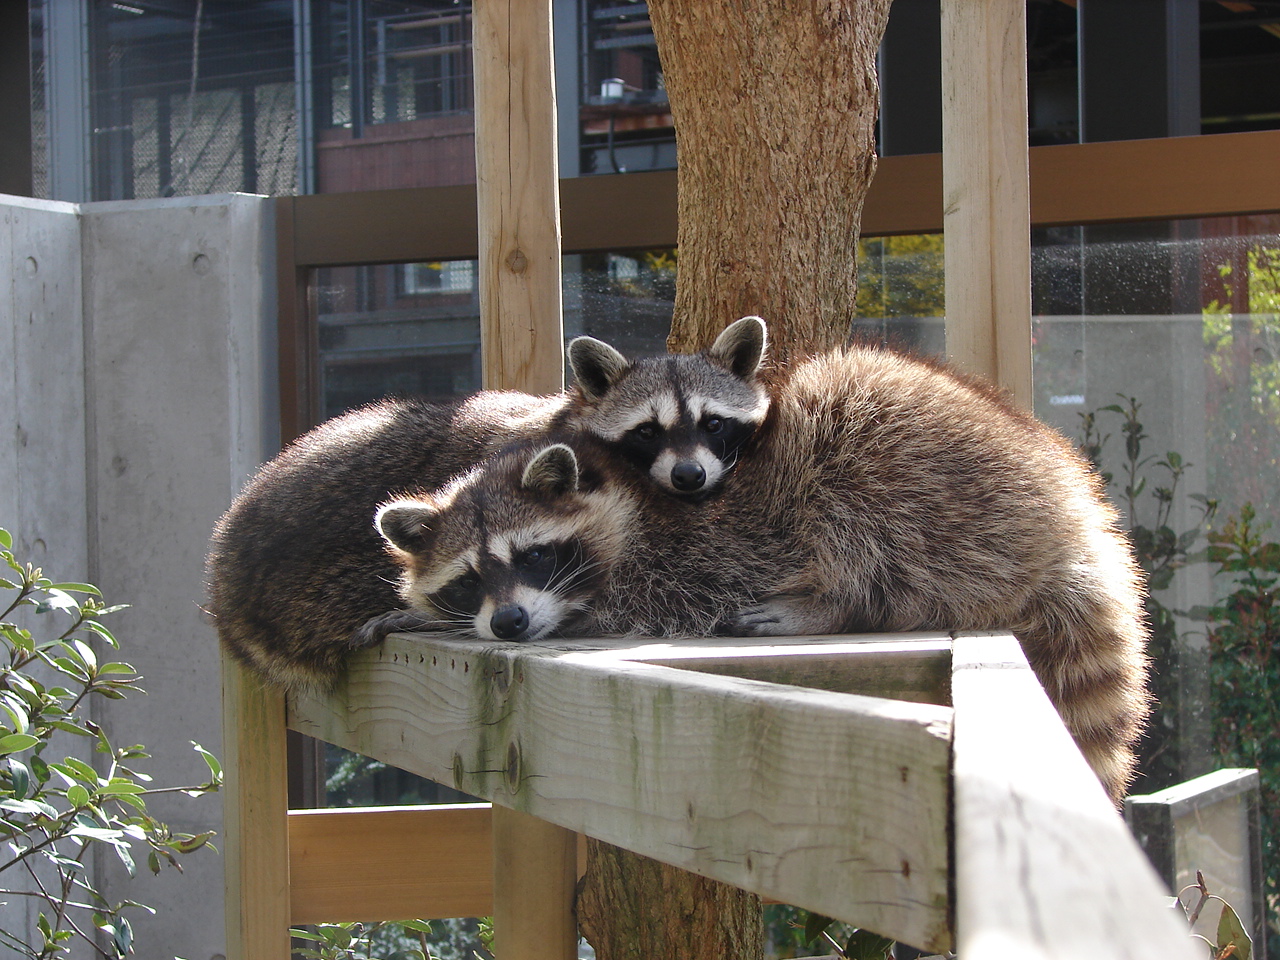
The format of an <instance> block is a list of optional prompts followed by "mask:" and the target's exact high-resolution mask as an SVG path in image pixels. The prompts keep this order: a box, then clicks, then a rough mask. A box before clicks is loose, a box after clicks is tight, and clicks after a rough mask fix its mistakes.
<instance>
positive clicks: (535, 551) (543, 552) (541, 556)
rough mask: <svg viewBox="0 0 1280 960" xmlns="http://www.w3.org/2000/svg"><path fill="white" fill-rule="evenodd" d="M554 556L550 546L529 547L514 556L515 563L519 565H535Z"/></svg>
mask: <svg viewBox="0 0 1280 960" xmlns="http://www.w3.org/2000/svg"><path fill="white" fill-rule="evenodd" d="M554 557H555V551H554V550H552V549H551V548H550V547H530V548H529V549H528V550H525V551H522V552H521V553H520V554H519V555H517V556H516V565H517V566H520V567H536V566H538V564H540V563H545V562H546V561H547V560H551V559H553V558H554Z"/></svg>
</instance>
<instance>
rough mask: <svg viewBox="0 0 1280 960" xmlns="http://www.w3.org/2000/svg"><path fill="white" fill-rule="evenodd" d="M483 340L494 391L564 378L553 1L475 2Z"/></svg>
mask: <svg viewBox="0 0 1280 960" xmlns="http://www.w3.org/2000/svg"><path fill="white" fill-rule="evenodd" d="M473 18H474V19H473V26H472V30H473V33H472V38H473V44H474V46H473V50H472V58H473V63H474V69H475V105H476V106H475V112H476V206H477V216H478V220H479V232H480V245H479V252H480V343H481V352H482V357H483V366H484V385H485V387H487V388H497V389H507V390H524V391H526V392H529V393H552V392H555V391H557V390H560V389H561V388H562V387H563V383H564V372H563V371H564V358H563V355H564V333H563V321H562V314H561V307H560V196H559V179H558V165H557V160H556V116H555V103H556V99H555V79H554V76H555V74H554V68H553V63H552V49H551V3H550V0H477V2H476V3H475V5H474V7H473Z"/></svg>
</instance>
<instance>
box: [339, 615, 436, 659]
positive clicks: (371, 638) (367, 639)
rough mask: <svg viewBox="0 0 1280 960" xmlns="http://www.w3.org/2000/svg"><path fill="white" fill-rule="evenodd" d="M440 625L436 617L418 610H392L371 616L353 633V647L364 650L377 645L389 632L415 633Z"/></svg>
mask: <svg viewBox="0 0 1280 960" xmlns="http://www.w3.org/2000/svg"><path fill="white" fill-rule="evenodd" d="M438 625H439V621H438V620H437V619H436V618H434V617H428V616H427V615H426V614H423V613H418V612H417V611H416V610H390V611H388V612H387V613H382V614H379V615H378V616H376V617H370V618H369V619H368V620H366V621H365V622H364V623H363V624H361V625H360V626H359V627H357V628H356V629H355V630H354V631H353V632H352V634H351V649H353V650H363V649H365V648H366V647H376V646H377V645H378V644H380V643H381V642H382V641H383V640H385V639H387V634H389V633H415V632H420V631H423V630H430V629H432V628H433V627H435V626H438Z"/></svg>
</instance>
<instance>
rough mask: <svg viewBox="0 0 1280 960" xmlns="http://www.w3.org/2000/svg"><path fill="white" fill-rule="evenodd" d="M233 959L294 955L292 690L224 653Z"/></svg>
mask: <svg viewBox="0 0 1280 960" xmlns="http://www.w3.org/2000/svg"><path fill="white" fill-rule="evenodd" d="M222 762H223V769H224V770H225V771H226V783H225V784H224V786H223V788H222V792H221V796H222V810H223V833H224V843H225V847H224V850H223V857H224V860H225V867H224V871H225V875H226V931H227V958H228V960H288V958H289V955H290V954H289V838H288V826H287V822H286V818H287V816H288V809H289V797H288V786H287V777H286V770H285V767H286V761H285V708H284V694H282V693H281V692H280V691H279V690H276V689H268V688H266V687H264V686H263V685H262V683H261V681H259V680H258V678H257V676H256V675H253V674H250V673H249V672H248V671H246V670H245V669H244V668H243V667H241V666H240V664H238V663H236V662H235V661H234V660H233V659H232V658H231V657H230V655H229V654H227V653H226V651H225V650H224V651H223V654H222Z"/></svg>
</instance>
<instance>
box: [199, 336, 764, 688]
mask: <svg viewBox="0 0 1280 960" xmlns="http://www.w3.org/2000/svg"><path fill="white" fill-rule="evenodd" d="M764 337H765V333H764V325H763V323H762V322H761V321H760V320H759V319H758V318H744V319H743V320H741V321H739V322H738V323H735V324H733V325H731V326H730V327H729V328H727V329H726V330H725V331H724V333H722V334H721V336H720V337H719V338H718V339H717V340H716V342H715V343H714V344H713V345H712V347H711V348H710V349H709V350H707V351H706V352H704V353H702V354H698V355H694V356H670V357H668V356H660V357H652V358H642V359H640V360H636V361H634V362H629V361H627V359H626V358H625V357H623V355H622V354H621V353H619V352H618V351H617V350H615V349H614V348H613V347H611V346H609V345H608V344H605V343H603V342H601V341H599V340H594V339H591V338H589V337H582V338H578V339H577V340H574V341H573V342H572V343H571V344H570V346H569V348H568V356H569V361H570V365H571V367H572V369H573V371H574V374H575V377H576V379H577V382H578V386H577V388H576V389H574V390H572V391H570V392H568V393H566V394H563V395H558V396H554V397H532V396H528V395H526V394H521V393H515V392H501V391H488V392H482V393H479V394H476V395H475V396H473V397H471V398H469V399H466V400H463V401H460V402H457V403H443V404H442V403H428V402H425V401H422V400H414V399H396V400H385V401H382V402H379V403H375V404H372V405H370V406H366V407H363V408H360V409H357V410H354V411H352V412H350V413H347V414H344V415H342V416H340V417H337V418H335V419H333V420H330V421H328V422H327V423H324V424H322V425H320V426H319V427H317V428H315V429H314V430H312V431H311V432H310V433H308V434H306V435H305V436H303V437H302V438H300V439H299V440H297V441H296V442H295V443H294V444H292V445H291V446H289V447H288V448H287V449H286V450H285V451H284V452H282V453H281V454H280V455H279V456H277V457H276V458H275V459H274V460H272V461H271V462H269V463H268V464H266V465H265V466H263V467H262V468H261V469H260V470H259V472H258V473H257V474H256V475H255V476H254V477H253V478H252V479H251V480H250V481H249V483H248V484H247V485H246V486H245V488H244V490H243V491H242V493H241V494H240V495H239V497H237V498H236V500H235V501H234V502H233V503H232V505H231V507H230V509H228V510H227V512H226V513H225V514H224V515H223V517H222V518H221V519H220V520H219V521H218V524H217V525H216V527H215V528H214V531H213V537H212V542H211V546H210V552H209V556H208V560H207V581H208V582H207V590H208V598H209V602H208V607H207V609H208V611H209V613H210V614H211V615H212V617H213V620H214V623H215V625H216V627H217V630H218V634H219V636H220V638H221V640H222V642H223V643H224V644H225V645H226V647H227V649H229V650H230V651H231V652H232V653H233V654H234V655H235V656H236V657H237V658H238V659H239V660H240V661H241V662H242V663H244V664H246V665H247V666H249V667H250V668H252V669H254V670H256V671H257V672H258V673H259V674H260V675H262V676H263V677H264V678H265V679H267V680H268V681H269V682H271V683H274V684H277V685H280V686H283V687H286V688H291V689H298V688H301V687H325V686H329V685H331V684H332V683H333V681H334V680H335V678H336V677H337V676H338V674H339V673H340V671H341V669H342V667H343V664H344V662H345V660H346V656H347V654H348V653H349V652H350V651H351V650H353V649H358V648H359V647H360V646H362V645H364V644H366V643H369V642H376V634H377V630H381V631H382V632H383V633H385V631H386V630H389V629H400V630H404V629H416V628H424V627H426V626H429V624H428V623H426V622H425V621H423V619H422V617H421V616H420V615H415V614H413V613H411V612H408V611H403V610H398V609H397V608H398V607H399V606H400V604H399V601H398V598H397V594H396V590H395V581H396V576H397V570H396V568H395V566H394V565H393V564H392V562H391V560H390V558H389V557H388V556H387V553H386V551H385V549H384V547H383V541H382V539H381V538H380V537H379V536H378V533H377V531H376V530H375V529H374V527H373V516H374V511H375V510H376V508H377V506H378V505H379V504H380V503H382V502H383V501H385V500H386V499H387V498H388V497H390V496H393V495H395V494H401V493H407V492H410V491H414V490H418V489H431V488H434V487H438V486H440V485H442V484H444V483H446V482H447V481H448V480H449V479H450V478H451V477H453V476H455V475H456V474H459V473H462V472H464V471H466V470H468V469H469V468H471V467H472V466H473V465H475V464H476V463H478V462H480V461H481V460H483V459H484V458H485V457H486V456H488V455H489V454H490V453H492V452H493V451H495V450H496V449H498V448H499V447H501V446H502V445H503V444H505V443H508V442H510V441H512V440H513V439H518V438H529V437H538V436H542V435H544V434H547V433H548V432H553V431H559V432H565V433H567V434H568V435H573V434H574V433H576V432H585V433H589V434H591V435H594V436H600V437H603V438H605V439H606V440H607V442H608V443H610V444H612V445H614V446H616V447H617V448H618V449H619V451H620V456H619V462H620V463H623V464H626V465H628V467H627V468H628V469H630V470H631V471H632V472H633V473H635V475H636V478H637V480H643V482H645V483H647V484H649V485H651V486H653V487H654V488H655V490H658V491H661V492H662V493H663V494H665V495H668V496H670V497H673V498H676V497H690V498H705V497H708V496H711V495H712V494H713V493H714V492H715V490H716V489H717V487H718V486H719V484H720V483H721V482H722V481H723V479H724V477H725V476H726V474H727V472H728V471H729V470H731V469H732V466H733V462H734V459H735V458H736V455H737V450H738V448H739V447H740V446H741V445H742V444H743V443H744V442H745V441H746V439H747V438H749V436H750V434H751V432H752V431H753V430H754V429H755V427H756V426H758V424H759V422H760V421H761V420H762V419H763V417H764V411H765V407H766V405H767V400H766V398H765V396H764V391H763V388H762V387H759V386H758V385H756V384H755V373H756V370H757V368H758V367H759V366H760V363H761V359H762V357H763V355H764V350H765V340H764ZM664 394H665V396H666V397H667V399H665V400H663V399H662V397H663V396H664ZM371 617H377V618H379V619H378V621H377V630H374V629H371V630H367V631H363V632H361V631H359V628H360V627H361V626H362V625H363V624H364V623H365V622H366V621H367V620H369V619H370V618H371Z"/></svg>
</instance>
